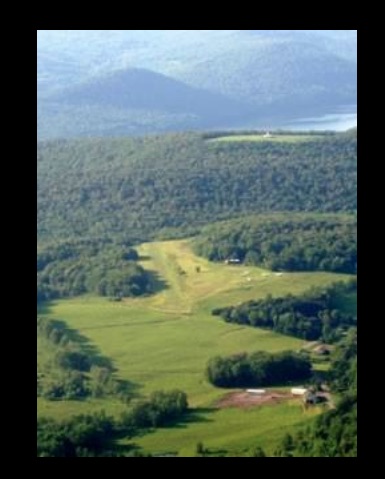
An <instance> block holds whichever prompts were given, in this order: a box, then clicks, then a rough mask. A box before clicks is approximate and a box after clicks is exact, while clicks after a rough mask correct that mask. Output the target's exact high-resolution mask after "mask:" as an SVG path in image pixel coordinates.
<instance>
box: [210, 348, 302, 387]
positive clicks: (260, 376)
mask: <svg viewBox="0 0 385 479" xmlns="http://www.w3.org/2000/svg"><path fill="white" fill-rule="evenodd" d="M206 376H207V379H208V380H209V381H210V382H211V383H212V384H214V385H215V386H219V387H226V388H231V387H260V386H275V385H283V384H287V383H290V382H292V381H303V380H306V379H309V377H310V376H311V362H310V361H309V359H308V358H307V357H305V356H303V355H301V354H297V353H292V352H290V351H284V352H281V353H277V354H269V353H266V352H263V351H257V352H255V353H252V354H246V353H243V354H237V355H234V356H229V357H220V356H218V357H215V358H212V359H210V360H209V362H208V364H207V368H206Z"/></svg>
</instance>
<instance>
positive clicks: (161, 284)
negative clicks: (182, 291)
mask: <svg viewBox="0 0 385 479" xmlns="http://www.w3.org/2000/svg"><path fill="white" fill-rule="evenodd" d="M146 272H147V274H148V275H149V277H150V281H151V293H150V294H156V293H160V292H161V291H164V290H165V289H169V288H170V286H169V285H168V283H167V281H165V280H164V279H163V278H162V277H161V276H160V274H159V273H158V272H157V271H154V270H146Z"/></svg>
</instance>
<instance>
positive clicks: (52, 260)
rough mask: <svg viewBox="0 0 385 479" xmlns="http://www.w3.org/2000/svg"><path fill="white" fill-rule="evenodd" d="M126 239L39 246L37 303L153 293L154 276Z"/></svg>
mask: <svg viewBox="0 0 385 479" xmlns="http://www.w3.org/2000/svg"><path fill="white" fill-rule="evenodd" d="M138 259H139V258H138V254H137V252H136V251H135V249H133V248H131V247H130V243H127V242H126V241H124V240H119V241H114V242H112V241H111V240H106V239H104V240H100V239H87V240H86V239H84V240H76V239H75V240H69V241H61V242H56V243H54V244H48V245H45V246H39V247H38V251H37V301H38V302H40V301H44V300H47V299H54V298H58V297H66V296H76V295H79V294H84V293H87V292H92V293H94V294H98V295H101V296H109V297H113V298H118V299H119V298H122V297H128V296H139V295H142V294H146V293H150V292H151V290H152V277H151V274H150V273H149V272H147V271H145V270H144V269H143V268H142V267H141V266H140V265H138V264H137V263H136V261H137V260H138Z"/></svg>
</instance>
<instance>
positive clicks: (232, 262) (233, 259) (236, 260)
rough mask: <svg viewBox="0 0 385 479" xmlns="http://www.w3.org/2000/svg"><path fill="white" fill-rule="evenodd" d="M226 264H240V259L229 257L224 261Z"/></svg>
mask: <svg viewBox="0 0 385 479" xmlns="http://www.w3.org/2000/svg"><path fill="white" fill-rule="evenodd" d="M225 263H226V264H241V260H240V259H239V258H229V259H227V260H226V261H225Z"/></svg>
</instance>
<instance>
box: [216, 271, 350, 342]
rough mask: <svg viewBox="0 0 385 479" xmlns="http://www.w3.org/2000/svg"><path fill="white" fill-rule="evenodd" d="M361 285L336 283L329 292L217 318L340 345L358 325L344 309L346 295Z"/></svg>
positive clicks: (226, 311)
mask: <svg viewBox="0 0 385 479" xmlns="http://www.w3.org/2000/svg"><path fill="white" fill-rule="evenodd" d="M356 288H357V283H356V281H355V280H351V281H350V282H347V283H343V282H340V283H336V284H334V285H332V286H330V287H329V288H311V289H310V290H309V291H306V292H304V293H303V294H301V295H298V296H294V295H291V294H289V295H286V296H284V297H280V298H273V297H272V296H271V295H268V296H267V297H266V298H264V299H261V300H258V301H248V302H246V303H243V304H240V305H237V306H229V307H225V308H216V309H214V310H213V311H212V314H213V315H216V316H221V317H222V318H223V319H224V320H225V321H226V322H229V323H237V324H245V325H249V326H254V327H259V328H266V329H271V330H273V331H276V332H279V333H282V334H287V335H289V336H296V337H299V338H301V339H306V340H309V341H314V340H323V341H325V342H336V341H337V340H338V339H340V338H341V337H342V336H343V334H344V333H345V332H346V331H347V329H348V328H349V327H351V326H354V325H355V324H356V317H355V316H353V315H352V314H351V313H347V312H345V311H343V310H342V309H341V308H340V303H341V301H343V299H344V295H349V294H351V293H355V292H356Z"/></svg>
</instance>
